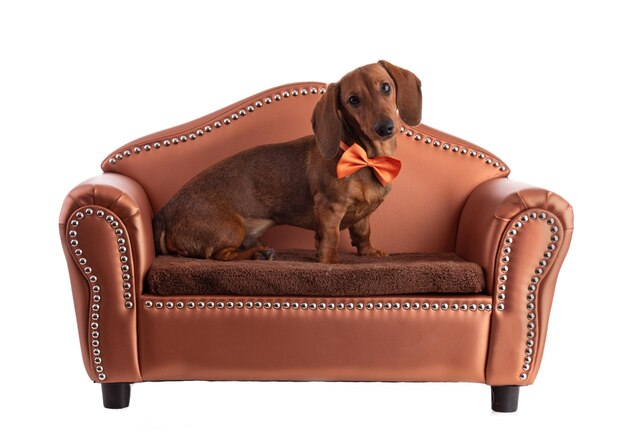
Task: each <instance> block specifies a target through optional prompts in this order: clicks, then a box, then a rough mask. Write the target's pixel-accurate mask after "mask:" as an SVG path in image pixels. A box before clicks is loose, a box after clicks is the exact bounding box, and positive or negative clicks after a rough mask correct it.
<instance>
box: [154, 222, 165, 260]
mask: <svg viewBox="0 0 626 447" xmlns="http://www.w3.org/2000/svg"><path fill="white" fill-rule="evenodd" d="M152 230H153V234H154V250H155V252H156V254H157V255H167V254H169V253H168V252H167V244H166V243H165V223H164V222H163V219H162V218H161V217H160V216H156V217H155V218H154V219H153V220H152Z"/></svg>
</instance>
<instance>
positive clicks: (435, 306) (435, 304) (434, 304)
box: [430, 303, 439, 310]
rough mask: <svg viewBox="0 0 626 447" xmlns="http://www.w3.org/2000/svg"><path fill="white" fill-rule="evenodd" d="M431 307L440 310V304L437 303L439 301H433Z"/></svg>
mask: <svg viewBox="0 0 626 447" xmlns="http://www.w3.org/2000/svg"><path fill="white" fill-rule="evenodd" d="M430 308H431V309H432V310H439V304H437V303H433V305H432V306H430Z"/></svg>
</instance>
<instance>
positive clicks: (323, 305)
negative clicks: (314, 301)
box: [317, 303, 326, 310]
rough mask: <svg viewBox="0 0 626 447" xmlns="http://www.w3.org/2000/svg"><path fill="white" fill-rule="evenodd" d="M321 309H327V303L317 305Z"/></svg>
mask: <svg viewBox="0 0 626 447" xmlns="http://www.w3.org/2000/svg"><path fill="white" fill-rule="evenodd" d="M317 307H318V308H319V309H320V310H324V309H326V304H324V303H320V304H319V306H317Z"/></svg>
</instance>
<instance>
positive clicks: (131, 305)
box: [124, 301, 133, 309]
mask: <svg viewBox="0 0 626 447" xmlns="http://www.w3.org/2000/svg"><path fill="white" fill-rule="evenodd" d="M124 307H126V309H132V308H133V302H132V301H126V302H125V303H124Z"/></svg>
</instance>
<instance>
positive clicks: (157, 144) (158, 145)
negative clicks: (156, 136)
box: [152, 141, 161, 149]
mask: <svg viewBox="0 0 626 447" xmlns="http://www.w3.org/2000/svg"><path fill="white" fill-rule="evenodd" d="M152 147H154V148H155V149H159V148H160V147H161V143H159V142H158V141H157V142H156V143H154V144H153V145H152Z"/></svg>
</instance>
